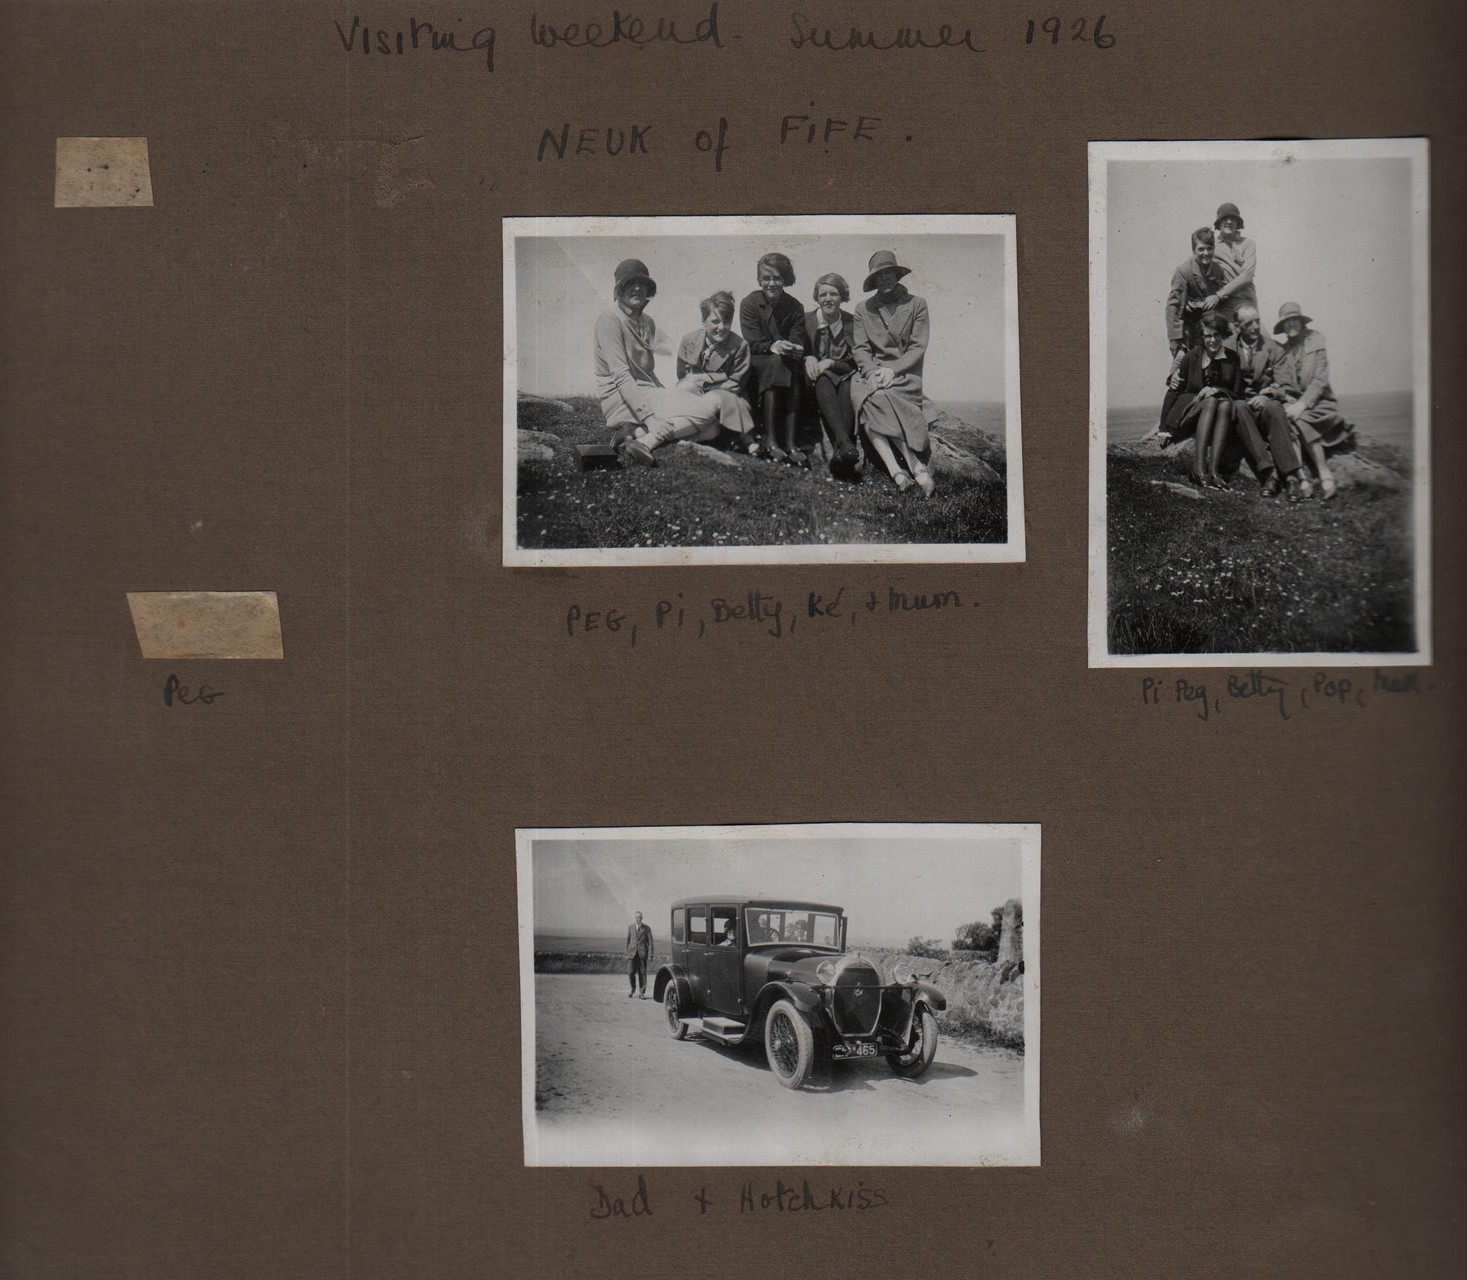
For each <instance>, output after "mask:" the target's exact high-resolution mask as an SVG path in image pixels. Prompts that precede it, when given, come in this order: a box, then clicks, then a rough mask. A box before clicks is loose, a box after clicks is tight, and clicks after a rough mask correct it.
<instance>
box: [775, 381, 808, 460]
mask: <svg viewBox="0 0 1467 1280" xmlns="http://www.w3.org/2000/svg"><path fill="white" fill-rule="evenodd" d="M797 390H798V388H796V387H785V388H783V390H782V394H781V395H780V417H781V419H782V421H783V422H784V451H785V452H786V453H787V454H789V457H790V461H791V462H798V463H801V464H807V463H808V462H809V459H808V458H806V457H805V455H804V454H803V453H801V452H800V450H799V449H797V448H795V425H796V423H797V421H798V419H799V397H798V395H796V391H797Z"/></svg>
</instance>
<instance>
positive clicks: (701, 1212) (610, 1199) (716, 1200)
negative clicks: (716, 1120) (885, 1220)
mask: <svg viewBox="0 0 1467 1280" xmlns="http://www.w3.org/2000/svg"><path fill="white" fill-rule="evenodd" d="M589 1186H590V1188H591V1206H590V1209H589V1213H588V1216H589V1217H591V1218H593V1219H595V1220H596V1221H597V1222H610V1221H616V1220H630V1219H632V1218H651V1217H654V1216H656V1211H655V1210H654V1209H653V1206H652V1193H651V1191H650V1190H649V1189H648V1187H647V1178H646V1175H645V1174H641V1173H639V1174H638V1175H637V1185H636V1187H635V1188H633V1189H632V1190H630V1191H620V1193H618V1190H619V1189H613V1190H611V1191H608V1190H607V1189H606V1186H605V1184H604V1183H599V1182H593V1183H590V1184H589ZM689 1202H691V1204H696V1205H697V1206H698V1216H699V1217H700V1218H701V1217H705V1216H707V1215H708V1214H710V1213H711V1214H714V1215H715V1216H716V1215H717V1214H718V1213H720V1212H724V1213H739V1214H749V1213H752V1214H763V1213H776V1214H783V1213H868V1212H870V1211H871V1210H873V1209H884V1208H886V1207H887V1206H888V1205H889V1204H890V1203H891V1201H890V1199H889V1198H888V1197H887V1194H886V1192H885V1191H883V1190H881V1189H880V1188H879V1187H868V1186H867V1185H866V1183H865V1181H864V1179H863V1180H861V1181H859V1182H858V1183H857V1184H856V1185H855V1186H854V1187H850V1186H839V1185H831V1184H830V1183H828V1182H820V1181H818V1180H817V1182H816V1183H815V1184H813V1185H812V1183H811V1180H810V1179H809V1178H800V1179H799V1180H798V1182H796V1181H795V1180H794V1179H791V1180H790V1181H789V1182H788V1183H786V1182H785V1181H784V1179H783V1178H776V1179H775V1181H774V1182H773V1184H769V1183H761V1182H755V1181H754V1180H753V1179H749V1180H748V1181H746V1182H743V1183H741V1184H740V1186H739V1188H738V1192H737V1194H733V1195H730V1194H725V1193H724V1192H719V1193H718V1195H717V1196H714V1195H712V1194H710V1193H709V1190H708V1187H707V1186H706V1185H704V1186H701V1187H699V1188H698V1190H697V1192H696V1193H694V1194H693V1195H692V1196H691V1197H689V1200H688V1201H681V1200H679V1201H677V1202H675V1203H674V1204H673V1211H674V1212H676V1211H677V1210H678V1209H682V1210H684V1211H690V1203H689Z"/></svg>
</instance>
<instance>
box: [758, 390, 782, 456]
mask: <svg viewBox="0 0 1467 1280" xmlns="http://www.w3.org/2000/svg"><path fill="white" fill-rule="evenodd" d="M780 409H781V405H780V402H779V388H778V387H768V388H766V389H765V391H764V392H763V393H762V394H761V395H760V396H759V417H760V421H761V422H762V424H763V427H764V449H765V452H766V453H767V454H768V456H769V457H771V458H773V459H774V460H775V461H776V462H783V461H784V460H785V453H784V450H783V449H781V448H780V447H779V436H778V432H779V419H780Z"/></svg>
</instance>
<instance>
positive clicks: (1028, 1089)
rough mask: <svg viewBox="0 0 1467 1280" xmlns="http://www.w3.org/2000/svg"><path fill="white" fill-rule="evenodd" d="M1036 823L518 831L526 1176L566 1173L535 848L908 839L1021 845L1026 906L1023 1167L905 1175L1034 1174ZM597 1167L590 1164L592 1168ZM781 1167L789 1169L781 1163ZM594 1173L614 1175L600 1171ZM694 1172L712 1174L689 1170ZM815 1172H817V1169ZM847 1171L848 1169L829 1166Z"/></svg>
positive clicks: (1038, 947)
mask: <svg viewBox="0 0 1467 1280" xmlns="http://www.w3.org/2000/svg"><path fill="white" fill-rule="evenodd" d="M1041 831H1042V828H1041V826H1040V824H1039V823H1037V822H807V823H782V824H768V825H747V826H745V825H728V826H685V827H679V826H667V827H519V828H516V829H515V833H514V835H515V885H516V898H517V902H518V923H519V958H520V1071H521V1114H522V1120H523V1123H522V1135H523V1141H524V1148H523V1160H524V1164H525V1166H526V1167H527V1168H534V1167H539V1168H550V1167H554V1168H560V1167H565V1166H563V1165H561V1164H555V1165H548V1164H546V1163H544V1162H542V1161H541V1160H540V1159H539V1131H538V1127H537V1121H536V1114H535V1070H536V1050H535V877H534V861H533V860H534V848H535V845H536V844H537V843H541V842H549V841H586V840H606V841H642V842H649V841H655V840H726V841H729V842H737V841H741V840H745V841H746V840H778V839H783V840H818V839H828V840H829V839H834V840H839V839H859V838H862V837H866V838H878V839H880V838H896V839H899V838H902V837H911V836H914V835H921V836H924V837H929V838H937V839H954V840H956V839H970V840H1017V841H1019V842H1020V846H1021V852H1020V869H1021V870H1020V874H1021V883H1022V888H1021V901H1022V902H1023V904H1024V1148H1025V1149H1024V1151H1023V1152H1022V1155H1021V1157H1020V1158H1019V1159H1016V1160H1013V1161H1010V1162H1007V1163H1004V1164H992V1165H981V1166H980V1165H966V1164H961V1165H960V1164H957V1163H954V1162H950V1163H948V1164H937V1163H931V1162H929V1163H927V1164H909V1163H903V1162H893V1167H905V1168H943V1167H961V1168H978V1167H982V1168H995V1169H1015V1168H1034V1167H1038V1166H1039V1164H1040V1092H1039V1090H1040V1074H1039V1070H1040V1068H1039V1060H1040V1035H1041V1026H1042V1020H1041V1016H1040V998H1041V982H1040V966H1041V963H1042V954H1043V944H1042V940H1041V928H1042V925H1041V920H1042V914H1043V913H1042V910H1041V902H1040V839H1041ZM591 1163H592V1162H589V1161H588V1162H587V1164H588V1165H590V1164H591ZM781 1163H786V1164H787V1163H789V1162H788V1161H783V1162H781ZM595 1167H611V1166H608V1165H606V1164H604V1163H598V1164H596V1165H595ZM688 1167H700V1168H701V1167H711V1166H705V1165H701V1164H700V1165H691V1166H688ZM812 1167H817V1166H812ZM830 1167H843V1166H830Z"/></svg>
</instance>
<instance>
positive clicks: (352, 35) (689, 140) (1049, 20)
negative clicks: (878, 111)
mask: <svg viewBox="0 0 1467 1280" xmlns="http://www.w3.org/2000/svg"><path fill="white" fill-rule="evenodd" d="M787 18H788V20H787V23H786V24H785V25H784V26H783V27H782V28H781V27H780V25H779V23H778V22H776V23H774V24H773V25H771V26H769V27H768V28H763V29H761V30H759V31H758V32H756V35H757V36H759V37H763V38H764V39H766V40H769V41H771V42H774V43H777V44H782V45H785V46H788V47H789V48H792V49H794V50H796V51H798V52H801V53H805V54H808V55H832V54H834V55H859V54H862V53H898V54H900V55H903V56H906V55H913V56H915V55H923V54H925V55H929V56H942V57H949V56H951V57H954V58H957V59H959V63H958V65H960V66H961V65H962V63H963V62H964V61H967V60H970V59H972V58H974V57H975V56H978V55H983V54H986V53H988V52H989V48H988V45H987V43H986V42H985V41H984V40H982V39H981V38H980V37H979V35H978V34H977V33H976V32H975V30H974V28H973V27H972V26H966V25H962V24H961V23H957V22H943V21H936V22H933V23H930V24H928V25H926V26H913V25H910V24H908V23H903V22H900V21H894V22H891V23H886V24H881V25H871V26H856V25H853V24H851V23H850V22H849V21H847V22H844V23H842V22H840V21H838V20H833V19H831V18H829V17H828V16H826V17H814V16H811V15H810V14H808V13H805V12H801V11H796V12H791V13H789V14H788V15H787ZM331 22H332V26H333V28H334V29H335V34H336V39H337V40H338V41H339V43H340V45H341V48H342V50H343V51H344V52H345V53H346V54H347V55H359V56H362V57H366V58H373V59H379V60H380V59H382V58H391V59H397V58H403V59H408V60H410V61H411V60H414V59H416V60H418V61H419V62H421V61H424V60H425V59H430V60H431V61H432V62H434V63H437V64H438V65H444V64H445V61H446V60H445V59H443V58H436V59H432V58H431V55H432V54H435V53H437V54H450V55H452V54H460V55H462V54H469V55H473V57H474V58H475V60H476V61H478V62H479V63H480V64H482V66H483V68H484V70H485V71H487V72H488V73H490V74H493V72H494V70H495V66H496V58H497V57H498V56H499V52H500V43H501V33H500V31H499V28H497V27H496V26H494V25H493V24H491V23H484V24H482V25H478V26H475V25H473V24H472V23H471V21H470V20H468V19H465V18H462V17H459V18H457V19H456V20H452V21H448V22H444V21H442V20H441V19H440V20H438V21H430V20H426V19H420V18H417V17H409V18H408V19H407V20H406V21H397V22H394V23H391V24H389V25H387V26H375V25H373V24H372V23H371V22H369V21H368V20H366V19H364V18H362V16H361V15H360V14H354V15H352V16H351V18H350V20H348V19H346V18H345V17H341V18H332V20H331ZM505 35H506V36H508V35H509V33H508V32H505ZM993 35H994V36H995V37H996V38H997V41H998V43H1000V44H1002V45H1005V46H1012V47H1027V49H1028V50H1029V51H1030V56H1031V57H1033V58H1036V59H1040V58H1043V59H1044V61H1046V62H1048V61H1049V59H1050V58H1052V57H1054V56H1055V55H1054V54H1053V53H1052V52H1051V53H1050V54H1048V55H1045V54H1043V53H1042V52H1041V51H1043V50H1046V49H1047V50H1051V51H1052V50H1054V49H1055V48H1057V47H1061V46H1063V47H1066V48H1070V47H1074V46H1076V45H1079V46H1082V47H1083V48H1085V49H1087V50H1089V51H1092V52H1093V51H1096V50H1099V51H1106V50H1110V49H1113V48H1115V46H1116V44H1117V43H1118V37H1117V34H1116V31H1115V26H1114V24H1113V23H1110V22H1109V21H1108V18H1107V16H1106V15H1105V14H1097V15H1095V16H1093V17H1092V16H1080V17H1076V16H1073V15H1070V16H1066V17H1060V16H1059V15H1058V14H1049V15H1045V16H1033V17H1027V18H1024V19H1014V20H1012V21H1011V22H1009V23H1006V24H1005V25H1004V26H1003V28H1002V29H998V28H995V30H994V32H993ZM743 39H744V33H743V32H740V31H736V30H733V29H731V28H730V26H729V24H728V23H727V22H726V20H725V19H724V17H723V15H721V14H720V12H719V6H718V3H717V0H713V2H712V3H709V4H707V5H706V8H705V7H704V5H703V4H702V3H697V4H694V5H689V6H685V7H681V8H680V9H679V11H678V12H663V11H637V10H633V9H623V8H621V7H619V6H618V7H615V8H612V9H610V10H604V9H596V10H594V11H587V12H585V13H579V12H578V13H577V14H576V15H575V16H565V17H563V16H561V14H560V13H558V12H557V13H555V14H552V15H550V16H548V17H547V16H543V15H542V14H541V13H540V12H539V11H536V12H532V13H531V14H530V19H529V25H528V27H527V28H519V29H518V38H516V39H515V41H514V43H515V46H516V47H519V48H525V47H527V48H528V49H529V50H530V51H531V56H540V57H545V56H549V57H558V58H565V57H590V56H594V55H595V54H596V53H597V52H598V51H603V50H609V49H618V48H621V49H637V50H640V49H645V48H648V47H650V46H653V45H661V46H664V47H666V48H669V49H675V50H691V49H701V50H713V51H718V52H722V53H726V52H728V51H730V50H732V49H734V48H735V47H737V46H738V44H739V42H740V41H742V40H743ZM815 105H816V104H815V103H813V102H812V103H811V104H810V106H811V107H814V106H815ZM881 124H882V121H881V118H880V117H879V116H870V115H864V114H861V113H859V112H853V111H850V110H847V109H841V110H840V111H839V112H838V113H835V112H828V111H827V112H826V113H825V114H824V115H823V116H822V115H821V114H820V113H818V112H817V113H814V114H806V113H800V112H793V113H787V114H782V115H781V118H780V121H779V126H778V132H779V145H780V146H781V147H784V146H787V145H789V146H794V145H803V146H805V147H814V146H817V145H818V146H820V147H822V148H823V149H825V150H827V151H828V150H829V149H830V148H831V147H832V146H835V145H838V144H840V143H845V144H855V143H860V142H871V141H874V140H875V139H876V138H877V136H878V135H877V131H878V128H879V126H880V125H881ZM773 127H774V126H773V124H772V118H771V124H770V125H769V128H771V129H773ZM653 128H654V123H653V122H652V121H644V120H637V121H625V122H620V123H616V122H613V123H611V124H607V123H605V122H595V123H587V122H584V121H569V120H555V121H552V122H550V123H546V124H544V125H543V127H542V128H541V130H540V133H539V136H538V143H537V145H536V147H535V153H534V154H535V159H536V161H537V162H539V163H542V164H543V163H554V162H557V161H564V160H566V159H567V158H569V159H572V160H575V159H589V158H592V157H631V156H638V155H651V154H654V153H655V152H656V151H657V150H661V149H665V148H667V147H672V146H686V145H691V146H692V147H693V148H694V149H695V150H697V151H699V152H702V153H705V154H707V155H708V156H710V157H711V158H712V160H713V164H714V168H715V170H716V171H718V172H720V173H721V172H722V171H723V167H724V159H725V157H726V155H727V154H728V152H729V151H730V150H731V149H732V146H733V144H732V143H731V142H730V141H729V125H728V119H727V118H726V117H724V116H719V117H718V118H717V119H716V121H715V120H713V119H708V120H702V121H693V122H692V127H691V129H686V128H684V131H683V132H682V133H681V134H680V135H678V136H676V137H675V138H673V139H672V140H670V141H664V138H665V136H667V135H668V130H667V129H659V130H658V133H657V135H656V137H657V141H656V143H655V144H654V141H653ZM886 133H887V134H890V135H891V136H892V137H897V136H900V137H901V138H902V139H904V140H905V141H906V142H911V141H912V135H911V134H907V133H903V132H900V131H893V130H891V129H890V127H889V125H888V128H887V130H886Z"/></svg>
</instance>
